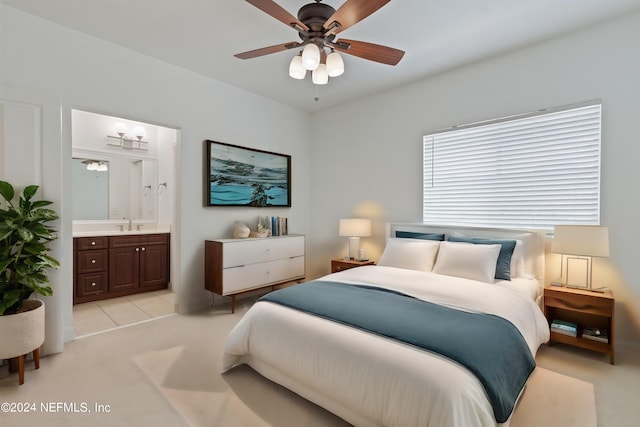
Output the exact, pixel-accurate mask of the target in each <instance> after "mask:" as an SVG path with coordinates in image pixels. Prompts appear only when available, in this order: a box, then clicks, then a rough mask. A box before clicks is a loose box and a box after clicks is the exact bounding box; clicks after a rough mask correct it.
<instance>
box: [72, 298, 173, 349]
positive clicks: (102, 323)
mask: <svg viewBox="0 0 640 427" xmlns="http://www.w3.org/2000/svg"><path fill="white" fill-rule="evenodd" d="M174 304H175V294H174V293H173V292H171V291H170V290H167V289H165V290H161V291H154V292H146V293H143V294H135V295H129V296H126V297H120V298H112V299H106V300H101V301H94V302H88V303H84V304H77V305H74V306H73V327H74V328H75V330H76V339H77V338H82V337H84V336H89V335H94V334H97V333H100V332H105V331H108V330H112V329H115V328H119V327H122V326H127V325H132V324H135V323H139V322H142V321H147V320H150V319H154V318H160V317H165V316H171V315H173V314H175V310H174Z"/></svg>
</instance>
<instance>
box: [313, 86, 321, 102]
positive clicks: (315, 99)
mask: <svg viewBox="0 0 640 427" xmlns="http://www.w3.org/2000/svg"><path fill="white" fill-rule="evenodd" d="M314 86H315V87H316V97H315V98H313V100H314V101H316V102H318V101H320V98H318V85H314Z"/></svg>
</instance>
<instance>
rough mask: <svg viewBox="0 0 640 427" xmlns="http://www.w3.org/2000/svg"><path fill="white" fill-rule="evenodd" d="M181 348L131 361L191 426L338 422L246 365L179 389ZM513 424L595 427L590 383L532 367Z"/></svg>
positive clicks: (184, 364)
mask: <svg viewBox="0 0 640 427" xmlns="http://www.w3.org/2000/svg"><path fill="white" fill-rule="evenodd" d="M184 350H185V349H184V348H183V347H174V348H170V349H167V350H162V351H152V352H148V353H145V354H141V355H139V356H136V357H135V358H134V360H135V361H136V363H137V364H138V366H140V368H141V369H142V371H143V372H144V373H145V374H146V375H147V376H148V377H149V379H150V380H151V381H152V382H153V384H155V386H156V387H158V389H159V390H160V391H161V392H162V394H163V395H164V396H165V397H166V398H167V400H168V401H169V402H170V403H171V405H172V406H173V407H174V408H175V409H176V410H177V411H178V412H179V413H181V414H182V415H183V416H184V417H185V418H186V419H187V420H188V421H189V423H190V424H191V425H193V426H214V425H215V426H217V427H232V426H238V425H244V426H291V427H295V426H305V425H307V426H310V425H314V426H320V425H322V426H343V425H348V424H346V423H344V422H343V421H342V420H340V419H338V418H336V417H334V416H332V415H331V414H328V413H326V412H324V411H322V410H321V409H320V408H318V407H316V406H315V405H313V404H310V403H309V402H307V401H306V400H304V399H302V398H300V397H298V396H297V395H295V394H294V393H291V392H289V391H288V390H286V389H284V388H282V387H280V386H279V385H277V384H274V383H272V382H270V381H269V380H266V379H265V378H263V377H262V376H260V375H259V374H257V373H256V372H255V371H253V370H252V369H251V368H249V367H246V366H242V367H238V368H235V369H234V370H232V371H230V372H229V373H227V374H224V375H223V377H224V379H225V381H226V382H227V383H228V384H229V386H230V388H229V389H228V390H224V391H223V392H220V391H219V390H213V389H212V390H198V389H191V388H189V387H185V385H186V384H185V382H186V381H183V380H181V378H183V376H184V374H185V372H183V371H184V370H185V369H188V367H189V366H191V365H192V361H190V360H189V357H191V356H193V354H192V355H189V354H187V353H186V352H185V351H184ZM511 426H513V427H539V426H563V427H596V412H595V395H594V389H593V385H592V384H590V383H588V382H585V381H581V380H577V379H575V378H571V377H568V376H566V375H562V374H558V373H555V372H552V371H549V370H546V369H543V368H537V369H536V371H535V372H534V373H533V375H532V376H531V378H530V380H529V383H528V385H527V388H526V390H525V392H524V394H523V396H522V399H521V401H520V403H519V405H518V407H517V408H516V412H515V414H514V416H513V419H512V421H511Z"/></svg>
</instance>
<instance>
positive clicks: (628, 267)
mask: <svg viewBox="0 0 640 427" xmlns="http://www.w3.org/2000/svg"><path fill="white" fill-rule="evenodd" d="M638 52H640V14H638V13H636V14H633V15H630V16H627V17H624V18H621V19H618V20H614V21H610V22H608V23H605V24H603V25H599V26H597V27H593V28H591V29H588V30H584V31H581V32H577V33H574V34H570V35H567V36H565V37H562V38H557V39H554V40H551V41H548V42H545V43H541V44H538V45H534V46H531V47H528V48H526V49H521V50H518V51H515V52H513V53H509V54H505V55H502V56H499V57H495V58H492V59H489V60H486V61H483V62H480V63H476V64H473V65H470V66H467V67H463V68H459V69H456V70H453V71H450V72H447V73H444V74H441V75H438V76H435V77H433V78H429V79H425V80H423V81H420V82H418V83H414V84H410V85H407V86H405V87H402V88H399V89H396V90H392V91H389V92H386V93H382V94H379V95H376V96H371V97H368V98H366V99H363V100H361V101H358V102H353V103H349V104H345V105H342V106H340V107H337V108H332V109H331V110H327V111H323V112H319V113H316V114H314V115H313V125H312V126H313V128H312V135H313V144H312V155H313V171H312V177H313V181H312V194H313V199H312V209H311V212H312V223H313V229H312V234H311V242H312V243H311V248H310V249H311V251H312V252H313V254H314V264H313V265H312V266H311V270H312V271H311V273H312V275H315V276H317V275H320V274H323V273H326V272H328V271H329V260H330V258H332V257H336V256H342V255H344V254H345V253H346V251H347V249H346V248H347V242H346V239H343V238H338V237H337V234H338V219H339V218H342V217H349V216H367V217H371V218H374V220H375V222H374V236H373V237H372V238H366V239H362V246H363V247H364V248H365V249H367V251H368V253H369V255H370V256H371V257H372V258H373V259H377V258H379V256H380V253H381V250H382V248H383V245H384V238H383V233H384V221H387V220H392V221H410V222H420V221H421V219H422V192H421V191H422V187H421V179H422V176H421V174H422V155H421V141H422V139H421V137H422V135H424V134H425V133H426V132H428V131H431V130H436V129H441V128H445V127H449V126H452V125H456V124H464V123H470V122H475V121H479V120H484V119H491V118H496V117H502V116H507V115H510V114H516V113H522V112H528V111H532V110H537V109H540V108H544V107H555V106H561V105H566V104H571V103H575V102H580V101H586V100H591V99H596V98H601V99H602V105H603V130H602V132H603V133H602V223H603V224H605V225H608V226H609V227H610V228H609V229H610V234H611V236H610V241H611V257H610V258H609V259H608V261H605V262H598V263H594V276H598V277H594V283H603V284H606V285H607V286H609V287H611V288H612V289H613V292H614V294H615V297H616V299H617V305H616V310H617V312H616V316H617V317H616V321H617V327H616V333H617V341H625V342H632V343H635V344H639V345H640V334H639V332H638V331H639V329H640V309H639V306H640V280H638V278H639V277H640V263H638V262H637V254H638V250H637V242H638V241H640V224H639V223H638V221H637V218H638V212H639V210H640V193H639V192H638V189H637V183H638V182H640V168H638V166H637V162H638V159H639V158H640V127H638V126H637V122H638V117H639V116H640V108H638V101H639V99H640V80H639V78H638V76H640V55H638ZM407 55H411V52H407ZM326 123H331V126H326V125H325V124H326ZM336 129H337V130H338V131H336ZM550 260H551V262H550V263H549V264H552V263H553V261H555V259H554V258H553V257H550ZM554 267H555V266H553V265H548V269H547V271H550V274H554V273H553V271H554ZM599 267H601V268H599Z"/></svg>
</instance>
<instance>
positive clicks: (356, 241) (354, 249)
mask: <svg viewBox="0 0 640 427" xmlns="http://www.w3.org/2000/svg"><path fill="white" fill-rule="evenodd" d="M359 252H360V238H359V237H349V259H358V253H359Z"/></svg>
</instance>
